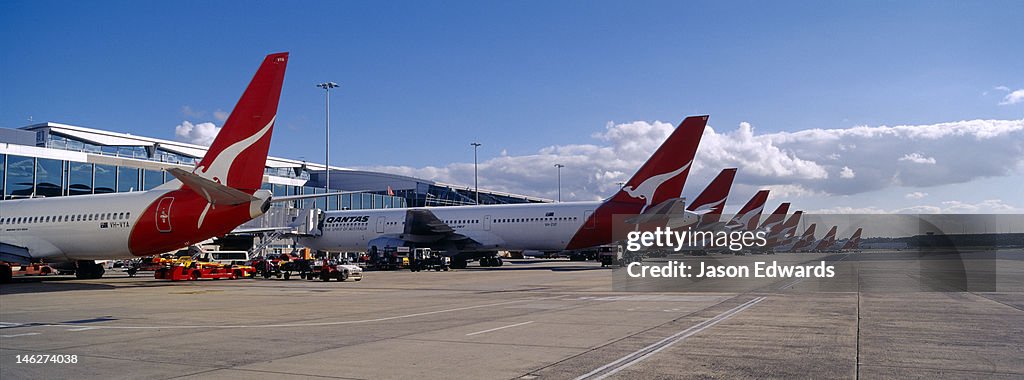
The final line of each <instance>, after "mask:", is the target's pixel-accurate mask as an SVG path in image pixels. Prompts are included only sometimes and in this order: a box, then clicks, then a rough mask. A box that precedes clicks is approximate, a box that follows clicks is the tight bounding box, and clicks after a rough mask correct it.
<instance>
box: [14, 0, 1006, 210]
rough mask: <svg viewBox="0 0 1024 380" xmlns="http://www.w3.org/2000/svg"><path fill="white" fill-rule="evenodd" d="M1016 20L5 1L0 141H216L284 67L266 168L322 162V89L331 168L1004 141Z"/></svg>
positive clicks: (900, 10)
mask: <svg viewBox="0 0 1024 380" xmlns="http://www.w3.org/2000/svg"><path fill="white" fill-rule="evenodd" d="M1022 14H1024V3H1022V2H1019V1H986V2H976V1H968V2H958V1H921V2H917V1H901V2H889V1H879V2H827V3H822V4H816V3H806V2H773V3H765V2H758V1H742V2H733V1H727V2H674V1H669V2H621V1H615V2H612V1H558V2H544V1H517V2H460V1H445V2H386V3H385V2H312V1H309V2H301V3H298V4H296V3H291V2H267V1H261V2H242V1H215V2H201V1H175V2H114V1H102V2H47V1H5V2H2V3H0V45H2V46H3V47H4V48H5V49H4V50H5V53H4V54H3V55H2V57H0V65H2V69H0V83H2V85H0V88H2V90H0V126H2V127H19V126H23V125H26V124H28V123H29V122H28V119H29V117H32V118H33V120H35V121H37V122H38V121H56V122H65V123H69V124H75V125H82V126H87V127H95V128H102V129H109V130H115V131H122V132H130V133H135V134H140V135H147V136H153V137H161V138H167V139H175V127H176V126H178V125H181V124H182V123H183V122H184V121H188V122H190V123H195V124H198V123H202V122H212V123H214V124H216V125H218V126H219V125H220V121H219V120H218V119H217V117H216V116H215V112H216V111H230V109H231V107H232V106H233V105H234V102H235V101H236V100H237V98H238V96H239V95H240V93H241V91H242V89H243V88H244V86H245V84H246V83H247V82H248V80H249V79H250V77H251V75H252V73H253V71H254V70H255V68H256V66H257V65H258V63H259V62H260V59H261V58H262V56H263V55H265V54H267V53H270V52H276V51H289V52H291V54H292V56H291V57H292V58H291V61H290V64H289V71H288V74H287V78H286V83H285V88H284V91H283V96H282V101H281V107H280V111H279V115H278V124H277V126H278V128H277V129H276V133H275V136H274V140H273V143H272V147H271V153H272V154H274V155H277V156H283V157H289V158H300V157H304V158H306V159H309V160H317V161H320V160H322V157H323V148H322V147H321V146H320V144H310V143H309V142H310V141H315V142H320V141H322V136H323V94H322V92H321V90H318V89H317V88H315V87H314V84H315V83H318V82H321V81H324V80H332V81H335V82H339V83H341V85H342V88H341V89H340V90H338V91H337V92H335V93H333V95H332V154H331V156H332V164H335V165H340V166H355V167H406V168H413V169H415V168H424V167H437V168H445V167H450V166H451V165H452V164H453V163H465V162H471V160H472V149H471V147H470V146H469V142H470V141H474V140H476V141H480V142H482V143H483V144H484V145H483V146H482V147H481V150H480V157H481V160H488V159H491V158H494V157H500V156H501V154H502V152H504V153H505V154H507V155H511V156H517V155H534V154H537V152H538V151H539V150H541V149H543V148H545V147H549V146H565V145H572V144H602V141H598V140H595V138H594V137H593V135H594V134H595V133H602V132H603V131H605V128H606V125H607V124H608V123H610V122H611V123H613V124H619V123H630V122H634V121H646V122H652V123H653V122H655V121H663V122H667V123H677V122H678V121H679V120H681V119H682V118H683V117H684V116H686V115H691V114H703V113H707V114H711V115H712V120H711V125H712V126H713V127H714V128H715V129H716V130H717V131H732V130H735V129H737V127H738V126H739V125H740V123H741V122H747V123H750V124H752V125H753V126H754V128H756V131H757V132H758V133H775V132H795V131H800V130H807V129H813V128H826V129H831V128H850V127H854V126H858V125H868V126H879V125H890V126H891V125H932V124H937V123H946V122H954V121H960V120H974V119H992V120H1020V119H1021V118H1022V116H1024V103H1016V104H1003V105H1000V104H999V103H1001V102H1002V101H1003V99H1004V97H1006V96H1008V95H1009V93H1010V92H1012V91H1015V90H1018V89H1024V64H1022V62H1024V45H1022V42H1021V36H1024V23H1021V22H1020V16H1021V15H1022ZM999 86H1005V89H997V87H999ZM1010 136H1011V137H1010V138H1021V134H1020V133H1016V134H1012V135H1010ZM1017 147H1018V148H1019V145H1017ZM1014 159H1017V160H1020V158H1019V157H1015V158H1014ZM1018 166H1019V165H1018ZM850 167H851V168H853V170H857V168H856V167H853V166H850ZM1019 169H1020V168H1019V167H1018V168H1016V169H1014V170H1011V171H1010V173H1009V174H1008V175H1000V176H989V177H986V178H989V180H992V179H995V180H1007V179H1006V178H1009V179H1010V180H1011V181H1012V180H1018V179H1020V178H1022V177H1021V173H1020V170H1019ZM566 170H568V169H566ZM742 171H743V168H741V172H742ZM577 174H578V175H580V176H586V175H590V173H577ZM713 174H714V173H711V174H706V176H708V177H710V176H713ZM482 175H483V174H482ZM495 175H496V174H495ZM439 177H440V179H446V180H452V181H464V180H465V178H464V177H462V176H459V175H456V174H451V173H449V174H447V177H446V176H445V175H440V176H439ZM834 177H835V175H833V178H834ZM1000 178H1001V179H1000ZM972 180H973V179H972ZM498 182H499V181H498V179H497V178H495V179H494V180H493V183H495V184H497V183H498ZM762 182H763V181H762ZM768 182H771V181H768ZM768 182H764V183H763V184H769V183H768ZM545 183H547V182H545ZM968 183H969V182H968ZM1011 183H1013V182H1011ZM1016 183H1020V182H1016ZM484 184H485V183H484V182H483V180H482V185H484ZM760 184H761V183H757V182H756V181H753V180H752V181H751V183H750V185H751V186H753V187H756V186H757V185H760ZM771 184H779V181H775V182H772V183H771ZM700 186H703V184H701V185H700ZM934 186H942V184H939V185H933V186H932V187H934ZM495 187H500V186H497V185H496V186H495ZM918 187H920V186H916V185H915V186H914V188H913V189H911V190H914V189H917V188H918ZM508 189H509V190H518V189H516V188H508ZM549 190H550V191H553V190H554V189H544V190H538V191H537V193H538V194H540V195H543V194H547V193H548V192H550V191H549ZM877 190H878V189H875V190H871V191H877ZM751 191H753V190H751ZM899 191H903V190H899ZM944 191H946V190H942V189H939V192H940V193H941V192H944ZM933 193H934V191H933ZM588 194H589V193H588ZM867 194H868V195H869V196H870V194H871V193H870V192H868V193H867ZM890 195H891V194H890ZM589 196H590V195H586V196H583V195H581V198H587V197H589ZM844 196H845V195H844ZM881 196H885V194H878V197H881ZM951 196H952V195H951ZM994 196H999V198H1000V199H1003V200H1004V201H1007V202H1009V201H1011V199H1010V197H1011V195H1010V194H1007V193H1003V194H1001V195H1000V194H996V195H994ZM1017 198H1018V199H1017V200H1018V202H1017V203H1016V206H1017V207H1024V203H1022V202H1019V196H1018V197H1017ZM979 200H981V199H976V201H979ZM898 206H900V205H892V206H886V207H898ZM823 207H824V206H823Z"/></svg>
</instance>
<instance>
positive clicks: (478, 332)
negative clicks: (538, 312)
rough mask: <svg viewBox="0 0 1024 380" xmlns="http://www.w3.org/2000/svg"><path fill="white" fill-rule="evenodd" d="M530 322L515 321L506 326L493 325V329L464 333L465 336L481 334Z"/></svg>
mask: <svg viewBox="0 0 1024 380" xmlns="http://www.w3.org/2000/svg"><path fill="white" fill-rule="evenodd" d="M531 323H533V321H529V322H523V323H516V324H514V325H508V326H501V327H495V328H493V329H487V330H483V331H477V332H473V333H469V334H466V336H470V335H476V334H483V333H489V332H491V331H498V330H501V329H507V328H509V327H516V326H522V325H528V324H531Z"/></svg>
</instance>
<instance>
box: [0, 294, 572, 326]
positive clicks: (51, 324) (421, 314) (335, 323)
mask: <svg viewBox="0 0 1024 380" xmlns="http://www.w3.org/2000/svg"><path fill="white" fill-rule="evenodd" d="M552 298H558V297H541V298H530V299H520V300H515V301H507V302H498V303H489V304H485V305H475V306H464V307H456V308H452V309H444V310H434V311H425V312H422V313H413V314H405V315H395V316H390V317H380V318H370V319H357V320H351V321H333V322H309V323H280V324H260V325H167V326H90V327H91V328H94V329H118V330H160V329H249V328H258V327H312V326H336V325H351V324H360V323H371V322H384V321H391V320H396V319H405V318H414V317H422V316H424V315H433V314H442V313H451V312H455V311H463V310H472V309H480V308H486V307H495V306H502V305H510V304H514V303H522V302H531V301H539V300H546V299H552ZM0 323H8V324H10V323H11V322H0ZM23 324H25V323H20V324H14V325H23ZM35 325H36V326H38V327H76V326H79V325H76V324H66V323H36V324H35Z"/></svg>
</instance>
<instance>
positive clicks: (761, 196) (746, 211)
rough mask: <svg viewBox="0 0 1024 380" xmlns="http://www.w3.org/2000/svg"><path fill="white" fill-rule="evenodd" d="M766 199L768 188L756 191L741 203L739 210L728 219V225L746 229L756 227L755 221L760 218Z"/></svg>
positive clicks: (749, 229)
mask: <svg viewBox="0 0 1024 380" xmlns="http://www.w3.org/2000/svg"><path fill="white" fill-rule="evenodd" d="M767 201H768V190H761V191H758V192H757V194H754V197H753V198H750V200H749V201H747V204H745V205H743V208H742V209H740V212H738V213H736V216H734V217H733V218H732V220H731V221H729V223H728V226H730V227H734V228H743V229H745V230H747V231H753V230H755V229H757V222H758V221H759V220H760V219H761V211H764V204H765V202H767Z"/></svg>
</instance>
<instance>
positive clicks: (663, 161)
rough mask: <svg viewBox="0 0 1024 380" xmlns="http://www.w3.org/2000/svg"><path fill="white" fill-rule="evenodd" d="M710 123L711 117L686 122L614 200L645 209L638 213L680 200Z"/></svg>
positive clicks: (691, 117)
mask: <svg viewBox="0 0 1024 380" xmlns="http://www.w3.org/2000/svg"><path fill="white" fill-rule="evenodd" d="M707 123H708V116H707V115H704V116H690V117H687V118H686V119H685V120H683V122H682V123H680V124H679V127H678V128H676V130H675V131H673V132H672V134H671V135H669V136H668V139H667V140H665V142H664V143H662V144H661V147H659V148H658V150H656V151H655V152H654V154H653V155H651V158H649V159H647V162H645V163H644V165H643V166H641V167H640V170H638V171H637V172H636V174H634V175H633V177H632V178H630V179H629V181H628V182H626V184H625V185H624V186H623V187H622V189H621V190H619V192H617V193H615V195H613V196H612V198H611V199H610V201H611V202H617V203H634V204H640V205H642V207H641V208H640V209H638V210H637V211H636V213H641V212H643V210H644V209H646V208H648V207H650V206H653V205H656V204H660V203H662V202H664V201H667V200H669V199H672V198H677V197H679V194H680V193H682V192H683V185H684V184H686V177H687V175H688V174H689V172H690V165H691V164H693V157H694V156H696V154H697V146H698V145H700V138H701V136H703V135H704V127H705V126H706V125H707Z"/></svg>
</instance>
